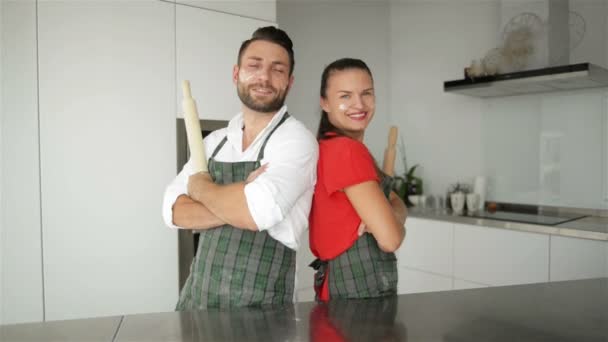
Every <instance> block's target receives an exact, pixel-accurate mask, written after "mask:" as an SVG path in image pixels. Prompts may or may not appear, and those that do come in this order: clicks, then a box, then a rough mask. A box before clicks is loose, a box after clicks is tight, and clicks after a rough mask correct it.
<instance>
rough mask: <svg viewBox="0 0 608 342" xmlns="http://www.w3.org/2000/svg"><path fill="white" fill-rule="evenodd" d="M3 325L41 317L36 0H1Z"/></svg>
mask: <svg viewBox="0 0 608 342" xmlns="http://www.w3.org/2000/svg"><path fill="white" fill-rule="evenodd" d="M0 16H1V19H0V22H1V26H0V31H1V33H2V36H1V38H0V45H1V50H2V65H1V70H2V71H1V73H0V75H1V90H0V92H1V94H2V101H1V108H0V130H1V131H0V139H1V142H0V147H1V149H0V189H1V190H0V278H1V281H0V324H13V323H23V322H36V321H42V319H43V304H42V298H43V297H42V294H43V288H42V250H41V241H40V239H41V237H40V234H41V233H40V180H39V176H40V174H39V171H40V168H39V159H38V156H39V154H38V109H37V106H38V91H37V85H36V83H37V71H36V69H37V68H36V63H37V62H36V2H35V1H34V0H24V1H1V2H0Z"/></svg>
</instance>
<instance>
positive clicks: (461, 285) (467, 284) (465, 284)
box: [454, 279, 488, 290]
mask: <svg viewBox="0 0 608 342" xmlns="http://www.w3.org/2000/svg"><path fill="white" fill-rule="evenodd" d="M480 287H488V285H483V284H478V283H474V282H472V281H466V280H462V279H454V290H466V289H478V288H480Z"/></svg>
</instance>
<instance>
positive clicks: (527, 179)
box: [482, 0, 608, 209]
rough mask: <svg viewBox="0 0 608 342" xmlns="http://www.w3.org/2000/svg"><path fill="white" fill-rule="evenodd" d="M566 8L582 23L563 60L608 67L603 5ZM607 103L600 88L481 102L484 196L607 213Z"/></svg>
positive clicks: (607, 17)
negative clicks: (580, 33)
mask: <svg viewBox="0 0 608 342" xmlns="http://www.w3.org/2000/svg"><path fill="white" fill-rule="evenodd" d="M570 11H571V12H575V13H579V14H580V15H581V16H582V17H583V18H584V20H585V25H586V31H585V34H584V36H583V39H582V40H580V43H579V44H578V45H576V47H574V48H573V49H572V50H571V54H570V63H582V62H591V63H594V64H597V65H600V66H603V67H608V55H607V54H606V47H607V45H608V35H607V34H606V30H607V27H608V26H607V24H608V3H606V2H605V1H596V0H572V1H571V2H570ZM573 23H574V22H573ZM576 27H577V28H578V29H580V25H579V26H576ZM573 41H574V40H573ZM607 100H608V92H607V91H606V89H597V90H593V89H591V90H589V89H587V90H580V91H569V92H560V93H548V94H536V95H527V96H517V97H505V98H495V99H489V100H486V101H485V102H484V114H483V116H482V146H483V147H482V173H483V174H485V175H487V176H489V194H488V199H494V200H498V201H504V202H515V203H530V204H545V205H556V206H568V207H584V208H598V209H606V208H608V190H607V187H606V183H608V168H607V167H606V163H607V162H608V160H607V157H606V156H607V154H606V153H607V151H608V146H607V140H606V138H607V136H608V129H607V127H606V125H607V122H608V105H607Z"/></svg>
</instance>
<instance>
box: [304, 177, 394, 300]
mask: <svg viewBox="0 0 608 342" xmlns="http://www.w3.org/2000/svg"><path fill="white" fill-rule="evenodd" d="M391 183H392V178H390V177H384V178H383V180H382V183H381V187H382V190H383V192H384V194H385V196H386V197H387V198H388V196H389V194H390V191H391V188H392V187H391ZM310 266H311V267H312V268H314V269H315V270H316V273H315V282H314V283H315V290H316V293H317V294H318V293H320V290H321V288H322V286H323V282H324V281H325V279H326V278H327V282H328V287H329V297H330V299H338V298H374V297H384V296H390V295H394V294H396V293H397V278H398V276H397V258H396V257H395V254H394V253H386V252H383V251H382V250H381V249H380V247H379V246H378V242H377V241H376V239H375V238H374V237H373V235H372V234H368V233H365V234H363V235H361V236H360V237H359V238H358V239H357V241H355V243H354V244H353V245H352V246H351V247H350V248H348V249H347V250H346V251H344V252H343V253H342V254H340V255H338V256H337V257H336V258H334V259H332V260H328V261H322V260H320V259H317V260H315V261H314V262H313V263H312V264H310ZM318 299H319V298H318V295H317V300H318Z"/></svg>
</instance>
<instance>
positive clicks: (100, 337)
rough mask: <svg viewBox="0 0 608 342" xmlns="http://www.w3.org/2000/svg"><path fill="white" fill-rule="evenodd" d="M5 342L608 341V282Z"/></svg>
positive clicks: (90, 325)
mask: <svg viewBox="0 0 608 342" xmlns="http://www.w3.org/2000/svg"><path fill="white" fill-rule="evenodd" d="M0 340H1V341H3V342H4V341H381V340H382V341H425V342H432V341H447V342H457V341H608V278H602V279H591V280H577V281H566V282H555V283H542V284H532V285H516V286H505V287H491V288H482V289H471V290H457V291H445V292H429V293H421V294H408V295H400V296H397V297H393V298H387V299H381V300H361V301H341V302H340V301H336V302H332V303H331V304H329V305H321V304H315V303H298V304H297V305H295V306H294V305H288V306H285V307H278V308H266V309H240V310H233V311H216V310H209V311H193V312H167V313H157V314H141V315H127V316H123V317H107V318H97V319H87V320H73V321H58V322H48V323H39V324H19V325H5V326H0Z"/></svg>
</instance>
